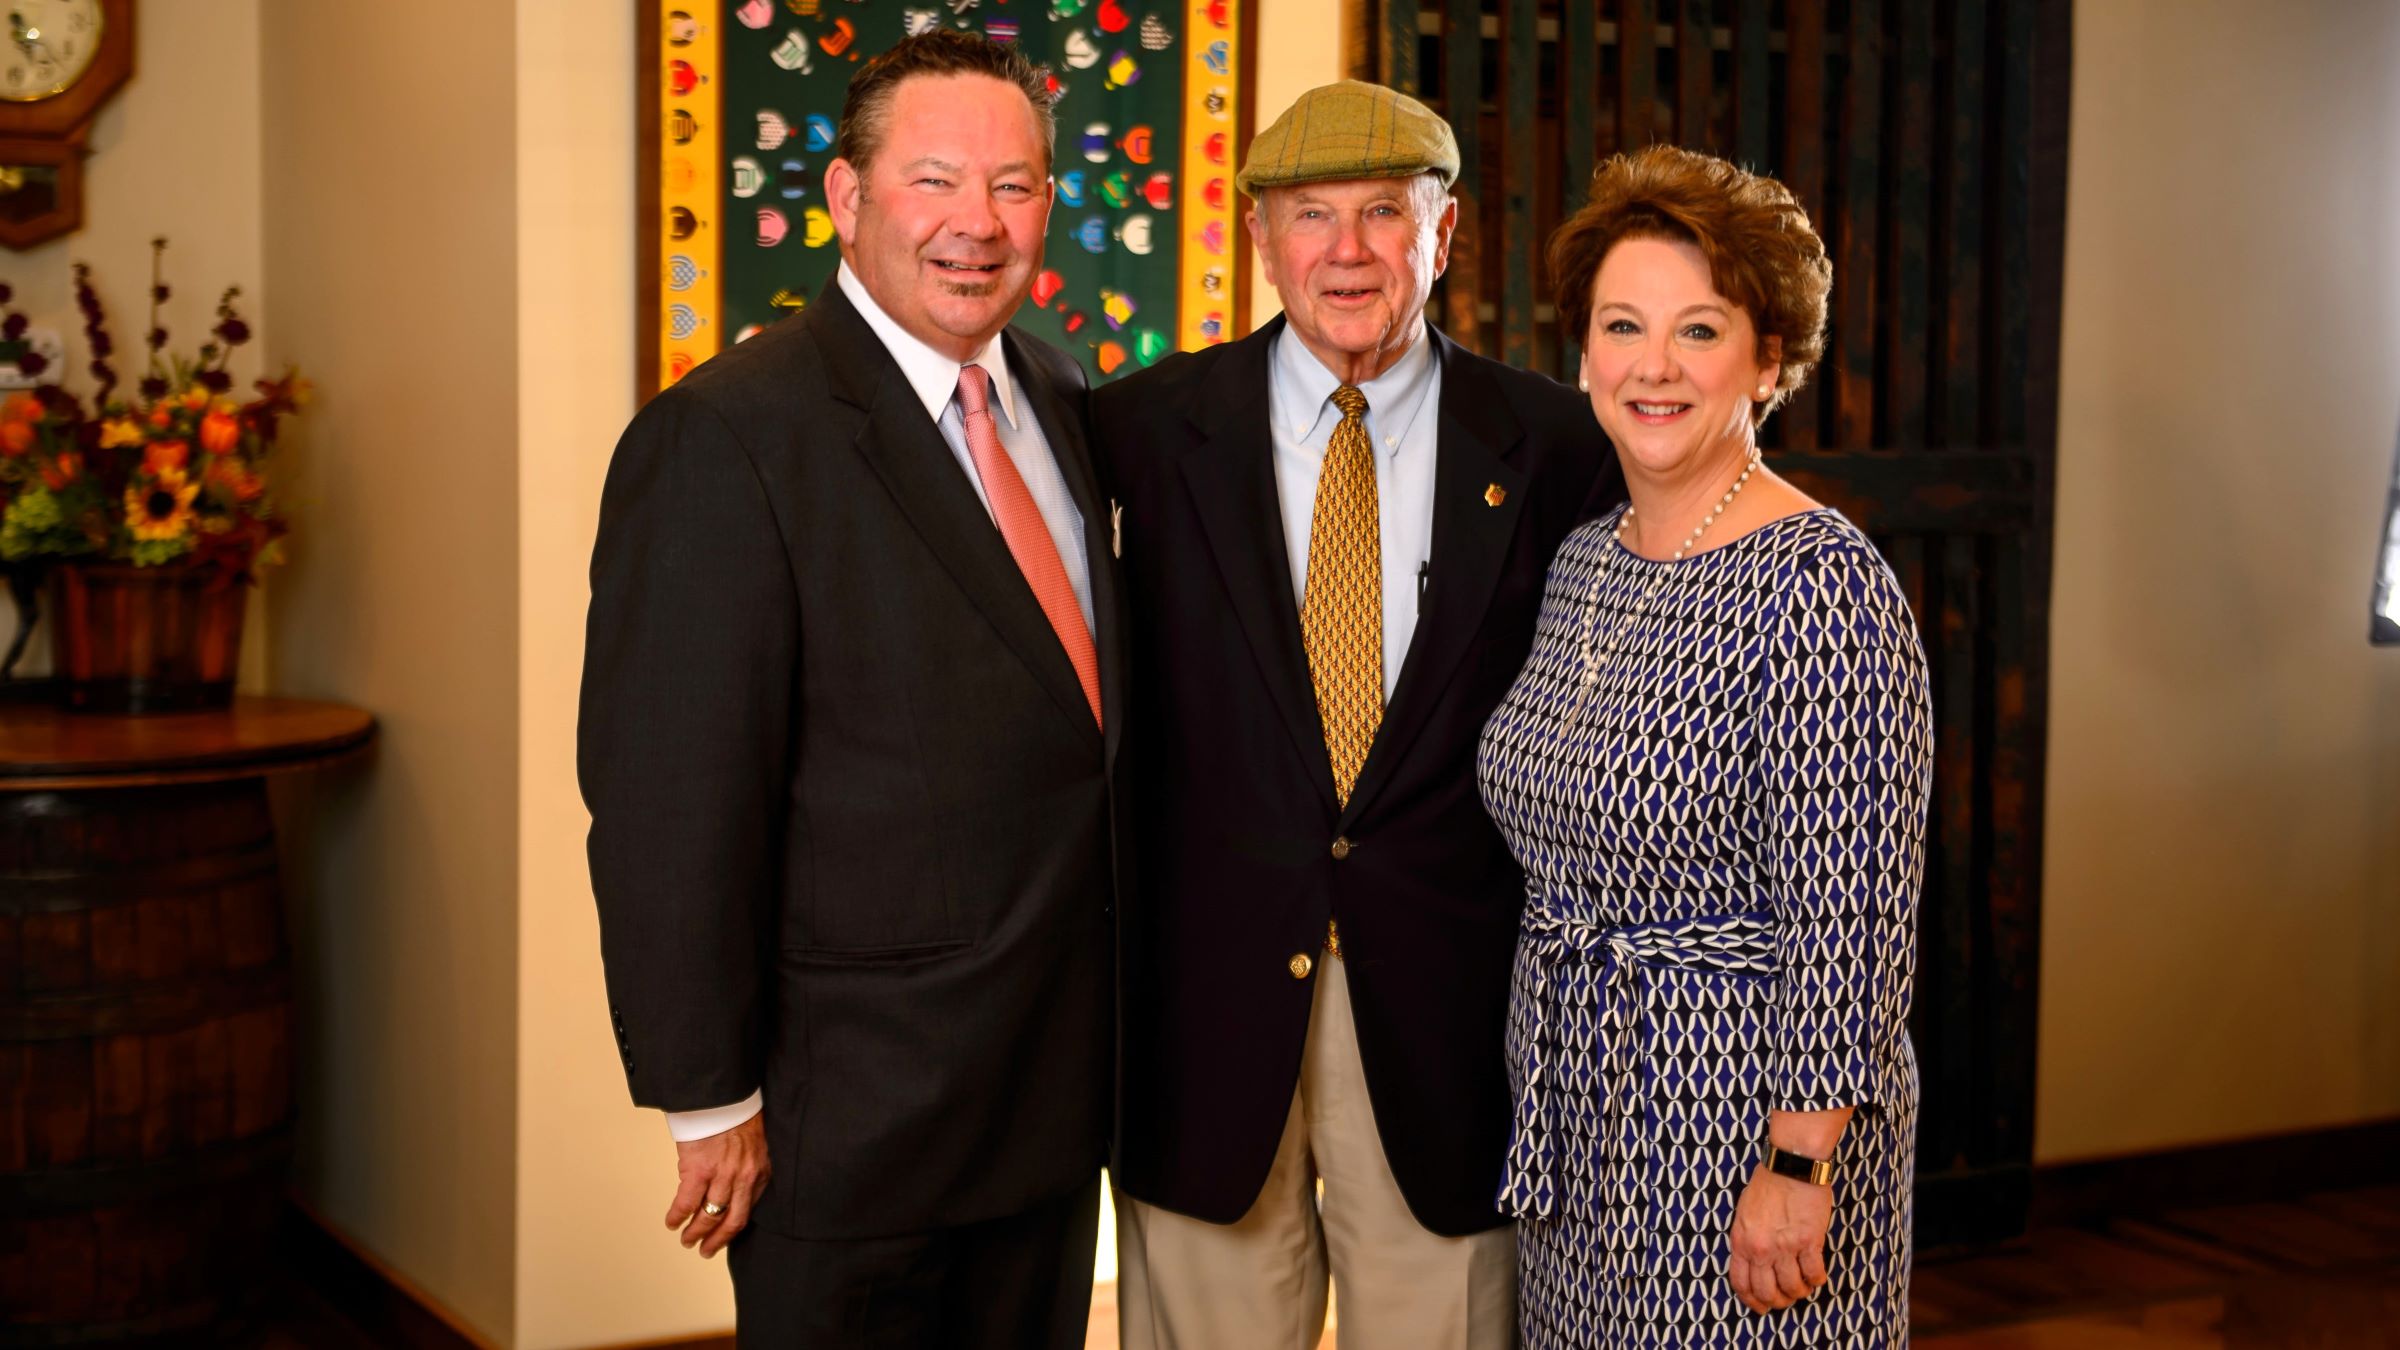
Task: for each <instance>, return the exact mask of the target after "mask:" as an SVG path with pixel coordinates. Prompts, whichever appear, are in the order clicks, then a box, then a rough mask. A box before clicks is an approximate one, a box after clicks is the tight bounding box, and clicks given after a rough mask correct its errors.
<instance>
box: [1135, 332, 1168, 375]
mask: <svg viewBox="0 0 2400 1350" xmlns="http://www.w3.org/2000/svg"><path fill="white" fill-rule="evenodd" d="M1173 350H1175V344H1174V343H1172V342H1169V341H1167V335H1166V334H1164V333H1162V332H1160V331H1158V330H1157V329H1155V328H1145V329H1143V330H1142V331H1141V332H1139V333H1136V334H1134V336H1133V359H1134V360H1136V361H1139V362H1141V363H1142V364H1143V365H1145V366H1150V365H1156V364H1158V358H1160V357H1162V356H1165V355H1166V354H1167V353H1168V352H1171V351H1173Z"/></svg>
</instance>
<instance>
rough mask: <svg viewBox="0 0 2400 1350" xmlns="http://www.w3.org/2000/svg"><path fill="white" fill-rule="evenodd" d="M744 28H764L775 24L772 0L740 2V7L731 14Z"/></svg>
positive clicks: (746, 0)
mask: <svg viewBox="0 0 2400 1350" xmlns="http://www.w3.org/2000/svg"><path fill="white" fill-rule="evenodd" d="M733 17H735V18H736V19H739V20H741V23H742V27H744V28H764V27H766V26H767V25H768V24H771V23H773V22H775V6H774V4H773V0H742V7H741V8H740V9H737V10H735V11H734V12H733Z"/></svg>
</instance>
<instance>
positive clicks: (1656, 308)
mask: <svg viewBox="0 0 2400 1350" xmlns="http://www.w3.org/2000/svg"><path fill="white" fill-rule="evenodd" d="M1778 345H1779V344H1777V343H1776V342H1775V341H1774V340H1773V339H1769V341H1768V343H1767V348H1768V351H1767V352H1766V353H1764V354H1762V353H1761V351H1760V350H1759V340H1758V330H1757V328H1756V327H1755V326H1754V325H1753V324H1752V323H1751V321H1750V316H1749V315H1748V314H1746V313H1744V312H1743V311H1742V309H1741V308H1740V307H1739V306H1737V305H1735V304H1734V303H1733V302H1732V301H1730V300H1728V299H1726V298H1725V297H1724V296H1722V295H1719V294H1717V288H1716V284H1715V282H1714V280H1713V279H1712V278H1711V277H1710V276H1709V270H1708V259H1707V257H1706V256H1705V255H1703V254H1702V253H1701V252H1700V249H1699V246H1698V245H1696V244H1690V243H1686V242H1684V241H1683V240H1680V239H1656V238H1635V239H1627V240H1624V241H1622V242H1620V243H1618V244H1617V245H1616V246H1615V247H1614V248H1611V249H1610V250H1609V251H1608V256H1607V257H1606V258H1604V259H1602V260H1601V263H1600V271H1599V274H1598V275H1597V276H1595V277H1594V278H1593V279H1592V326H1591V331H1590V332H1588V333H1586V334H1585V335H1584V343H1583V376H1584V379H1585V381H1586V382H1588V383H1589V385H1590V386H1591V396H1592V412H1593V414H1594V415H1596V416H1597V417H1598V418H1599V419H1600V425H1601V428H1602V429H1603V430H1605V431H1607V432H1608V436H1609V439H1610V440H1611V441H1613V442H1615V443H1616V447H1617V453H1618V454H1619V455H1620V456H1622V457H1623V458H1624V459H1625V461H1626V467H1627V468H1629V469H1639V470H1646V471H1648V472H1649V473H1650V474H1651V475H1653V476H1668V477H1672V476H1678V475H1679V473H1681V472H1687V471H1703V469H1704V466H1706V465H1708V464H1711V463H1713V461H1714V457H1715V456H1716V455H1718V454H1720V453H1729V452H1734V450H1733V448H1737V447H1738V453H1740V454H1747V453H1748V447H1749V445H1750V444H1751V427H1752V425H1753V422H1752V410H1753V408H1754V407H1755V406H1756V405H1757V404H1758V403H1760V402H1763V401H1764V400H1763V398H1762V397H1761V396H1760V394H1759V390H1760V389H1762V388H1764V389H1766V390H1767V391H1768V392H1769V393H1772V392H1773V391H1774V385H1775V380H1776V376H1777V375H1778V373H1779V371H1778V368H1777V367H1776V365H1775V364H1774V363H1773V362H1772V361H1769V360H1764V359H1762V355H1769V356H1771V355H1772V354H1773V353H1774V350H1775V348H1776V347H1777V346H1778Z"/></svg>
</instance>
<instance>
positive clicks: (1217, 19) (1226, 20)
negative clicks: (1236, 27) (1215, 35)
mask: <svg viewBox="0 0 2400 1350" xmlns="http://www.w3.org/2000/svg"><path fill="white" fill-rule="evenodd" d="M1232 25H1233V0H1208V26H1209V27H1211V28H1229V27H1231V26H1232Z"/></svg>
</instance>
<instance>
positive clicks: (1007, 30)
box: [983, 15, 1017, 43]
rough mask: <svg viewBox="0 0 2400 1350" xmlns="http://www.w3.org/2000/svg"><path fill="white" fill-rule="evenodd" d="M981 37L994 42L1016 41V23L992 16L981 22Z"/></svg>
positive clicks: (1012, 20)
mask: <svg viewBox="0 0 2400 1350" xmlns="http://www.w3.org/2000/svg"><path fill="white" fill-rule="evenodd" d="M983 35H984V36H985V37H987V38H990V39H991V40H992V41H994V42H1000V43H1009V42H1014V41H1016V40H1017V21H1016V20H1015V19H1003V18H1001V17H999V16H998V15H994V16H992V17H991V18H989V19H986V20H984V21H983Z"/></svg>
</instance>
